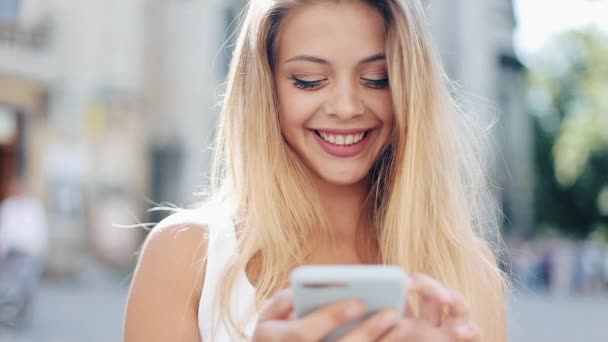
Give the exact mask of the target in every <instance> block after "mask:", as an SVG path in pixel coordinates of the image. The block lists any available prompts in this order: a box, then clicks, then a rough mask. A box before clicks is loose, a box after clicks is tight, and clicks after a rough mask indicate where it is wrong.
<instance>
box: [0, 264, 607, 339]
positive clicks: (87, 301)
mask: <svg viewBox="0 0 608 342" xmlns="http://www.w3.org/2000/svg"><path fill="white" fill-rule="evenodd" d="M128 282H129V275H128V274H127V275H118V274H112V273H107V272H102V271H97V270H95V269H94V268H91V270H90V271H89V272H88V273H87V274H86V275H85V276H83V277H81V278H79V279H78V280H77V281H75V282H67V283H66V282H50V281H46V282H45V283H44V284H43V286H42V288H41V291H40V293H39V297H38V302H37V305H36V308H35V312H34V315H33V320H32V322H31V324H30V326H29V327H28V329H25V330H24V331H23V332H13V333H5V334H4V335H2V334H1V333H0V340H1V341H3V342H82V341H87V342H109V341H122V320H123V312H124V304H125V299H126V295H127V290H128ZM509 302H510V303H509V335H510V338H509V341H515V342H533V341H534V342H538V341H552V342H571V341H586V342H595V341H597V342H600V341H608V329H606V326H605V318H606V317H608V297H607V296H605V295H604V296H575V297H571V296H566V295H563V296H549V295H532V294H529V293H526V294H518V295H514V296H512V297H511V298H510V300H509ZM541 317H542V319H539V318H541Z"/></svg>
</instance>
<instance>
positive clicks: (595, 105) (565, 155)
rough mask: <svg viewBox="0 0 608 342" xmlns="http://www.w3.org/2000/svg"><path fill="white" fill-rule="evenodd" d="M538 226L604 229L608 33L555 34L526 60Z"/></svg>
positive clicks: (583, 231) (578, 232)
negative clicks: (542, 48)
mask: <svg viewBox="0 0 608 342" xmlns="http://www.w3.org/2000/svg"><path fill="white" fill-rule="evenodd" d="M528 95H529V96H528V99H529V105H530V110H531V112H532V114H533V116H534V129H535V134H536V136H535V167H536V189H535V190H536V191H535V193H536V198H535V212H536V226H537V227H540V228H539V229H541V230H542V229H543V228H542V227H551V228H552V229H558V230H559V231H561V232H562V233H566V234H568V235H572V236H577V237H588V236H589V235H590V233H592V232H596V233H595V234H600V233H599V232H604V231H605V227H607V226H608V36H606V35H605V34H603V33H600V32H598V31H594V30H587V31H585V32H567V33H564V34H561V35H559V36H557V37H555V38H554V39H553V40H552V41H551V42H550V43H549V44H548V45H547V46H546V47H545V49H544V50H543V51H541V53H540V54H539V55H538V56H537V57H536V59H535V60H534V62H533V63H532V65H530V74H529V78H528Z"/></svg>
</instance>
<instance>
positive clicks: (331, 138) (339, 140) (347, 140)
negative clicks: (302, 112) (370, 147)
mask: <svg viewBox="0 0 608 342" xmlns="http://www.w3.org/2000/svg"><path fill="white" fill-rule="evenodd" d="M319 135H320V136H321V137H322V138H323V140H325V141H327V142H329V143H332V144H335V145H340V146H344V145H352V144H356V143H358V142H360V141H361V140H363V137H364V136H365V132H362V133H359V134H349V135H333V134H327V133H324V132H319Z"/></svg>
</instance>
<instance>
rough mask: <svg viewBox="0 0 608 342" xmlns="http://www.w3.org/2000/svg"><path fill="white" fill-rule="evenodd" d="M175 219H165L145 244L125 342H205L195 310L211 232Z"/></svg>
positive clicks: (133, 287)
mask: <svg viewBox="0 0 608 342" xmlns="http://www.w3.org/2000/svg"><path fill="white" fill-rule="evenodd" d="M177 215H179V214H177ZM175 221H179V220H176V219H175V218H169V219H168V220H165V221H163V222H161V224H159V225H158V226H157V227H155V228H154V229H153V230H152V232H151V233H150V234H149V235H148V237H147V239H146V242H145V243H144V247H143V250H142V254H141V257H140V259H139V262H138V264H137V267H136V269H135V274H134V278H133V281H132V283H131V288H130V290H129V297H128V301H127V308H126V316H125V326H124V340H125V342H139V341H146V342H154V341H159V342H160V341H186V342H190V341H191V342H194V341H196V342H200V341H201V337H200V334H199V329H198V318H197V317H198V314H197V313H198V303H199V299H200V293H201V289H202V287H203V282H204V279H203V278H204V274H205V273H204V268H205V255H206V250H207V241H206V234H207V231H206V228H205V227H203V226H201V225H197V224H185V223H175Z"/></svg>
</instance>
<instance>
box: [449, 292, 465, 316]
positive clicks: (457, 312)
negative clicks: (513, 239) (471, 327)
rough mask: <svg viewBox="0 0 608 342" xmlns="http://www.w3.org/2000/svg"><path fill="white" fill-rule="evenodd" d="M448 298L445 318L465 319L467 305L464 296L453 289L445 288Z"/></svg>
mask: <svg viewBox="0 0 608 342" xmlns="http://www.w3.org/2000/svg"><path fill="white" fill-rule="evenodd" d="M447 291H448V292H449V293H450V299H449V303H448V306H447V318H448V319H452V320H459V321H461V322H462V321H466V320H468V319H469V305H468V304H467V301H466V299H465V298H464V296H463V295H462V294H461V293H460V292H458V291H456V290H454V289H447Z"/></svg>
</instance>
